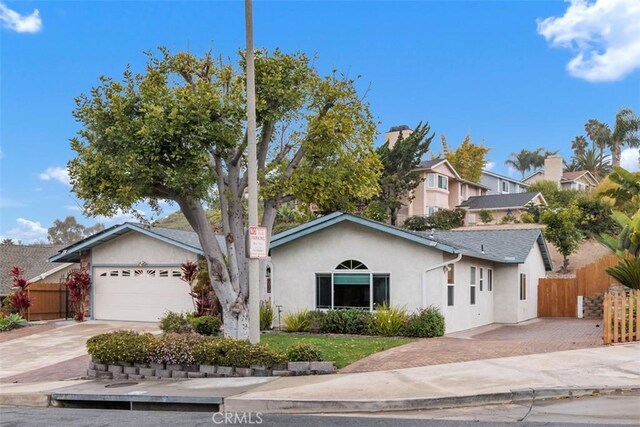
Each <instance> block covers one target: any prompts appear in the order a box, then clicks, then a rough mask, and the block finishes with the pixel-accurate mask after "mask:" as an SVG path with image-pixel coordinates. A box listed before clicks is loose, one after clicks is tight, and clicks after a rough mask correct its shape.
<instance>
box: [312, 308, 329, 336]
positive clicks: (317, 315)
mask: <svg viewBox="0 0 640 427" xmlns="http://www.w3.org/2000/svg"><path fill="white" fill-rule="evenodd" d="M326 315H327V313H326V312H324V311H320V310H314V311H310V312H309V332H312V333H314V334H317V333H318V332H320V331H321V330H322V321H323V319H324V318H325V317H326Z"/></svg>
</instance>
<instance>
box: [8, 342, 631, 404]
mask: <svg viewBox="0 0 640 427" xmlns="http://www.w3.org/2000/svg"><path fill="white" fill-rule="evenodd" d="M124 383H126V382H125V381H120V382H118V384H114V386H115V387H105V384H106V383H105V382H104V381H102V382H100V381H78V382H68V381H60V382H56V383H37V384H0V406H2V405H4V406H11V405H13V406H47V405H48V404H49V400H48V399H50V396H51V395H52V394H53V395H54V396H55V395H56V394H58V395H60V394H67V395H69V394H73V395H75V396H76V399H82V397H83V395H84V396H85V397H86V399H85V400H87V401H90V400H101V399H102V398H101V397H100V396H104V400H113V399H114V396H120V397H123V396H126V395H133V396H140V395H145V396H149V397H150V396H158V397H161V398H162V400H163V401H168V400H169V401H170V400H171V399H167V397H171V396H174V395H175V396H174V397H176V398H177V399H175V400H176V401H177V402H178V401H183V400H184V398H186V397H191V398H198V397H203V398H212V397H219V398H221V399H222V400H223V403H224V410H225V411H236V412H247V411H259V412H298V413H305V412H307V413H311V412H313V413H322V412H325V413H335V412H377V411H392V410H410V409H432V408H441V407H456V406H471V405H479V404H489V403H506V402H515V401H518V402H522V401H530V400H532V399H540V398H545V397H559V396H572V395H585V394H593V393H594V392H596V393H599V392H606V391H613V390H615V389H623V390H628V389H634V390H638V389H640V343H633V344H625V345H617V346H608V347H599V348H591V349H582V350H570V351H561V352H555V353H545V354H536V355H527V356H516V357H505V358H500V359H490V360H479V361H471V362H462V363H452V364H447V365H437V366H426V367H421V368H409V369H398V370H391V371H381V372H367V373H356V374H336V375H324V376H306V377H284V378H263V379H259V378H255V379H249V378H247V379H244V378H211V379H197V380H196V379H194V380H169V381H139V382H134V383H132V384H131V385H130V386H129V385H125V384H124ZM121 386H123V387H121ZM21 401H22V402H24V404H22V403H20V402H21Z"/></svg>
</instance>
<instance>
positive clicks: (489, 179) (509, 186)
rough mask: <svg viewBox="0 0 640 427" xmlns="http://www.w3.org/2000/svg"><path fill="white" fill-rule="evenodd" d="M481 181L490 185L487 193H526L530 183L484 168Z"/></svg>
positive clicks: (487, 185)
mask: <svg viewBox="0 0 640 427" xmlns="http://www.w3.org/2000/svg"><path fill="white" fill-rule="evenodd" d="M480 183H481V184H482V185H484V186H486V187H488V190H487V195H492V194H518V193H526V192H527V187H528V186H529V185H527V184H525V183H524V182H522V181H520V180H518V179H515V178H511V177H508V176H505V175H500V174H499V173H495V172H491V171H488V170H483V171H482V175H481V176H480Z"/></svg>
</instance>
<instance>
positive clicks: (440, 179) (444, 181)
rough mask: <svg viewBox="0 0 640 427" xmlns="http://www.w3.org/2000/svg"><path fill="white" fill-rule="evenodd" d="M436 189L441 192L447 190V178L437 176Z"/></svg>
mask: <svg viewBox="0 0 640 427" xmlns="http://www.w3.org/2000/svg"><path fill="white" fill-rule="evenodd" d="M438 188H441V189H443V190H448V189H449V178H447V177H446V176H444V175H438Z"/></svg>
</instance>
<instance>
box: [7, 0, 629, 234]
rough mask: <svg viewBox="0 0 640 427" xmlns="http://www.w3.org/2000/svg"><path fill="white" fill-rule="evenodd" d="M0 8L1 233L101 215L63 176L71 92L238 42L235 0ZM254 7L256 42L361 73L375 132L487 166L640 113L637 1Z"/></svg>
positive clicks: (231, 49)
mask: <svg viewBox="0 0 640 427" xmlns="http://www.w3.org/2000/svg"><path fill="white" fill-rule="evenodd" d="M36 11H37V12H36ZM554 17H555V18H557V19H553V18H554ZM0 18H1V19H0V21H1V22H2V25H3V28H2V30H0V50H1V53H0V78H1V80H0V84H1V87H0V91H1V98H0V100H1V104H0V114H1V116H0V125H1V130H0V148H1V150H2V151H1V154H0V179H1V182H0V186H1V187H0V191H1V194H0V237H11V238H14V239H20V240H22V241H25V242H28V241H33V240H38V239H44V238H46V228H47V227H49V226H50V225H51V224H52V223H53V221H54V220H55V219H56V218H64V217H65V216H66V215H69V214H73V215H76V217H77V218H78V219H79V220H81V222H83V223H85V224H87V225H90V224H92V223H94V222H95V221H96V220H95V219H91V218H90V219H87V218H81V215H80V213H79V212H78V210H77V208H78V205H79V204H81V201H80V200H77V198H76V197H75V196H74V194H73V193H72V192H71V191H70V190H71V189H70V187H69V186H68V185H67V184H66V183H65V181H66V179H67V177H66V172H65V168H66V163H67V161H68V160H70V159H71V158H72V157H73V156H74V153H73V152H72V151H71V149H70V147H69V138H71V137H72V136H73V135H74V134H75V132H76V131H77V129H78V125H77V124H76V123H75V122H74V119H73V117H72V115H71V111H72V109H73V107H74V103H73V98H74V96H77V95H79V94H80V93H83V92H87V91H88V90H89V89H90V88H91V86H92V85H95V84H96V83H97V79H98V76H100V75H103V74H104V75H109V76H119V75H120V73H121V72H122V70H123V69H124V67H125V66H126V65H127V64H131V65H132V67H133V69H134V70H138V71H140V70H142V69H143V66H144V61H145V57H144V55H143V54H142V52H143V51H145V50H149V49H153V48H154V47H157V46H160V45H163V46H167V47H169V48H170V49H171V50H173V51H178V50H186V49H188V50H190V51H191V52H194V53H198V54H199V53H202V52H204V51H206V50H208V49H212V50H213V52H214V53H215V54H220V55H224V56H234V55H235V53H236V52H237V50H238V49H239V48H242V47H243V46H244V10H243V2H211V1H199V2H111V1H87V2H71V1H64V2H55V1H46V2H43V1H35V2H30V1H24V2H23V1H21V2H0ZM545 18H549V19H548V20H547V21H542V20H544V19H545ZM254 19H255V40H256V42H255V43H256V46H260V47H267V48H275V47H279V48H281V49H282V50H284V51H298V50H300V51H304V52H306V53H308V54H310V55H313V54H317V56H318V60H317V65H318V67H319V69H320V70H321V71H323V72H329V71H330V70H332V69H334V68H335V69H338V70H341V71H345V72H348V73H349V74H350V75H352V76H356V75H361V76H362V78H361V79H360V80H359V86H360V88H361V89H362V91H363V92H364V91H365V90H367V88H368V94H367V99H368V100H369V102H370V104H371V109H372V112H373V113H374V115H375V118H376V120H377V121H378V122H379V126H378V130H379V132H380V136H379V138H378V140H377V144H379V143H381V142H382V135H383V133H384V131H385V130H387V129H388V128H389V127H390V126H393V125H398V124H408V125H410V126H415V125H416V124H417V123H418V122H419V121H421V120H422V121H429V123H430V124H431V127H432V130H434V131H435V132H436V134H437V135H438V136H439V135H440V134H445V135H446V136H447V140H448V142H449V144H450V145H451V146H456V145H457V144H459V142H460V141H462V139H463V138H464V136H465V134H466V133H470V134H471V136H472V139H473V140H474V141H476V142H482V141H484V144H485V145H487V146H488V147H490V148H491V152H490V153H489V160H490V161H491V162H492V163H493V170H494V171H496V172H499V173H509V170H508V169H507V168H506V167H505V166H504V160H505V159H506V157H507V156H508V155H509V153H511V152H514V151H518V150H520V149H522V148H529V149H533V148H537V147H545V148H547V149H549V150H560V152H561V154H562V155H563V156H564V157H565V158H569V157H570V155H571V150H570V141H571V139H572V138H573V137H574V136H576V135H579V134H582V133H583V125H584V123H585V122H586V121H587V120H588V119H589V118H598V119H600V120H604V121H607V122H609V123H611V122H612V120H613V117H614V115H615V113H616V111H617V110H618V109H619V108H620V107H622V106H629V107H632V108H633V109H634V110H635V111H636V112H640V71H639V67H640V28H639V27H640V7H638V3H637V2H636V1H634V0H598V2H597V3H593V2H590V3H587V2H583V1H577V0H576V1H574V3H573V4H570V3H565V2H562V1H545V2H537V1H530V2H517V1H512V2H498V1H494V2H483V1H478V2H256V3H255V5H254ZM611 28H613V29H614V30H613V31H611ZM434 141H438V142H435V143H434V146H433V148H434V149H435V150H436V151H438V150H439V149H440V146H439V137H438V138H436V139H435V140H434ZM632 154H633V153H629V155H627V156H626V157H625V159H627V160H626V161H627V164H628V165H630V167H632V168H636V167H637V155H635V156H634V155H632ZM142 209H143V210H144V207H143V208H142ZM172 209H174V208H171V207H168V208H167V212H169V211H171V210H172ZM124 218H126V217H125V216H119V217H116V218H111V219H108V218H100V219H99V221H101V222H104V223H105V224H107V225H111V224H113V223H115V222H119V221H122V220H123V219H124ZM43 230H44V231H43Z"/></svg>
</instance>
